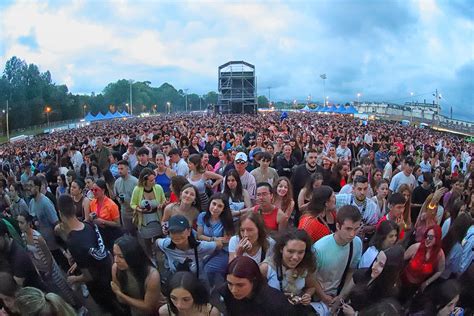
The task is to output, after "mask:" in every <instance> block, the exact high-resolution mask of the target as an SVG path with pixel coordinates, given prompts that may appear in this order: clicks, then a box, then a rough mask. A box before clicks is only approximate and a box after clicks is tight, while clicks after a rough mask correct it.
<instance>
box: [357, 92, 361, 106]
mask: <svg viewBox="0 0 474 316" xmlns="http://www.w3.org/2000/svg"><path fill="white" fill-rule="evenodd" d="M357 105H360V92H358V93H357Z"/></svg>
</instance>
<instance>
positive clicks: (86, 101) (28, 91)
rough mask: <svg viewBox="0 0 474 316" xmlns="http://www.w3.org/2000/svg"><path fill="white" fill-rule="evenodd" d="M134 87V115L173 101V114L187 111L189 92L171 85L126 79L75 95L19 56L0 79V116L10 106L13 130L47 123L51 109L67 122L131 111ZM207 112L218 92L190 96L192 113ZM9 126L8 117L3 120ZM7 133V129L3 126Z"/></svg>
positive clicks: (52, 115) (56, 117)
mask: <svg viewBox="0 0 474 316" xmlns="http://www.w3.org/2000/svg"><path fill="white" fill-rule="evenodd" d="M130 84H131V86H132V101H133V114H135V115H137V114H139V113H141V112H167V111H168V108H167V105H166V104H167V102H170V104H171V106H170V110H171V112H177V111H184V110H185V108H186V93H185V92H184V91H183V90H181V89H179V90H176V89H175V88H174V87H173V86H172V85H171V84H169V83H164V84H162V85H161V86H160V87H152V86H150V82H149V81H136V82H132V83H130V82H129V81H128V80H126V79H121V80H118V81H117V82H114V83H110V84H108V85H107V86H106V87H105V88H104V90H103V91H102V92H101V93H98V94H96V93H94V92H92V93H91V95H77V94H72V93H71V92H70V91H69V89H68V87H67V86H66V85H58V84H56V83H54V82H53V81H52V79H51V73H50V72H49V71H45V72H43V73H41V72H40V71H39V69H38V66H37V65H34V64H28V63H27V62H26V61H24V60H22V59H19V58H17V57H12V58H11V59H9V60H8V61H7V62H6V65H5V69H4V71H3V75H2V77H1V79H0V114H2V110H6V101H7V100H8V103H9V114H10V118H9V123H10V129H11V130H14V129H20V128H25V127H29V126H33V125H38V124H43V123H46V122H47V116H46V115H47V114H46V108H47V107H49V108H50V109H51V111H50V112H49V120H50V122H53V121H63V120H70V119H78V118H82V117H83V114H84V113H88V112H92V113H93V114H96V113H98V112H99V111H100V112H102V113H104V114H105V113H106V112H107V111H109V110H110V111H111V112H115V111H124V110H127V111H129V110H130V109H129V108H128V107H127V105H128V103H130ZM200 102H201V108H202V109H203V110H204V109H206V108H207V106H208V104H216V103H217V93H216V92H213V91H211V92H209V93H207V94H205V95H204V96H201V98H200V96H199V95H197V94H194V93H191V94H188V95H187V103H188V111H194V110H198V109H199V106H200ZM0 122H1V125H2V126H4V124H5V115H2V117H1V120H0ZM3 130H4V127H3Z"/></svg>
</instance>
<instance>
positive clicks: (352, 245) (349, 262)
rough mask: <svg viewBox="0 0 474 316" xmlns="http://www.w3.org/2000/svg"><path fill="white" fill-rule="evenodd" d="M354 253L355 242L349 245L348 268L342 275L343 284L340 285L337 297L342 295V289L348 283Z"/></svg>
mask: <svg viewBox="0 0 474 316" xmlns="http://www.w3.org/2000/svg"><path fill="white" fill-rule="evenodd" d="M353 252H354V241H351V243H350V244H349V257H348V258H347V263H346V267H345V269H344V272H343V273H342V278H341V282H340V283H339V286H338V287H337V295H339V294H340V293H341V291H342V288H343V287H344V283H345V281H346V276H347V273H348V272H349V266H350V264H351V261H352V253H353Z"/></svg>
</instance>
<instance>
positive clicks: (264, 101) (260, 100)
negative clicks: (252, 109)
mask: <svg viewBox="0 0 474 316" xmlns="http://www.w3.org/2000/svg"><path fill="white" fill-rule="evenodd" d="M268 103H269V102H268V99H267V97H266V96H264V95H259V96H258V98H257V104H258V106H259V107H268Z"/></svg>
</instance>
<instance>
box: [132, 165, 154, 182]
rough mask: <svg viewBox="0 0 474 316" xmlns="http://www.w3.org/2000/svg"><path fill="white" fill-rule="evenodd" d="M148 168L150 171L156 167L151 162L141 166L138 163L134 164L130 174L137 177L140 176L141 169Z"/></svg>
mask: <svg viewBox="0 0 474 316" xmlns="http://www.w3.org/2000/svg"><path fill="white" fill-rule="evenodd" d="M146 168H148V169H150V170H151V171H153V170H155V169H156V165H155V164H154V163H152V162H148V164H147V165H146V166H142V165H141V164H138V165H136V166H135V168H133V170H132V176H134V177H135V178H137V179H138V178H139V176H140V173H141V172H142V171H143V169H146Z"/></svg>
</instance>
